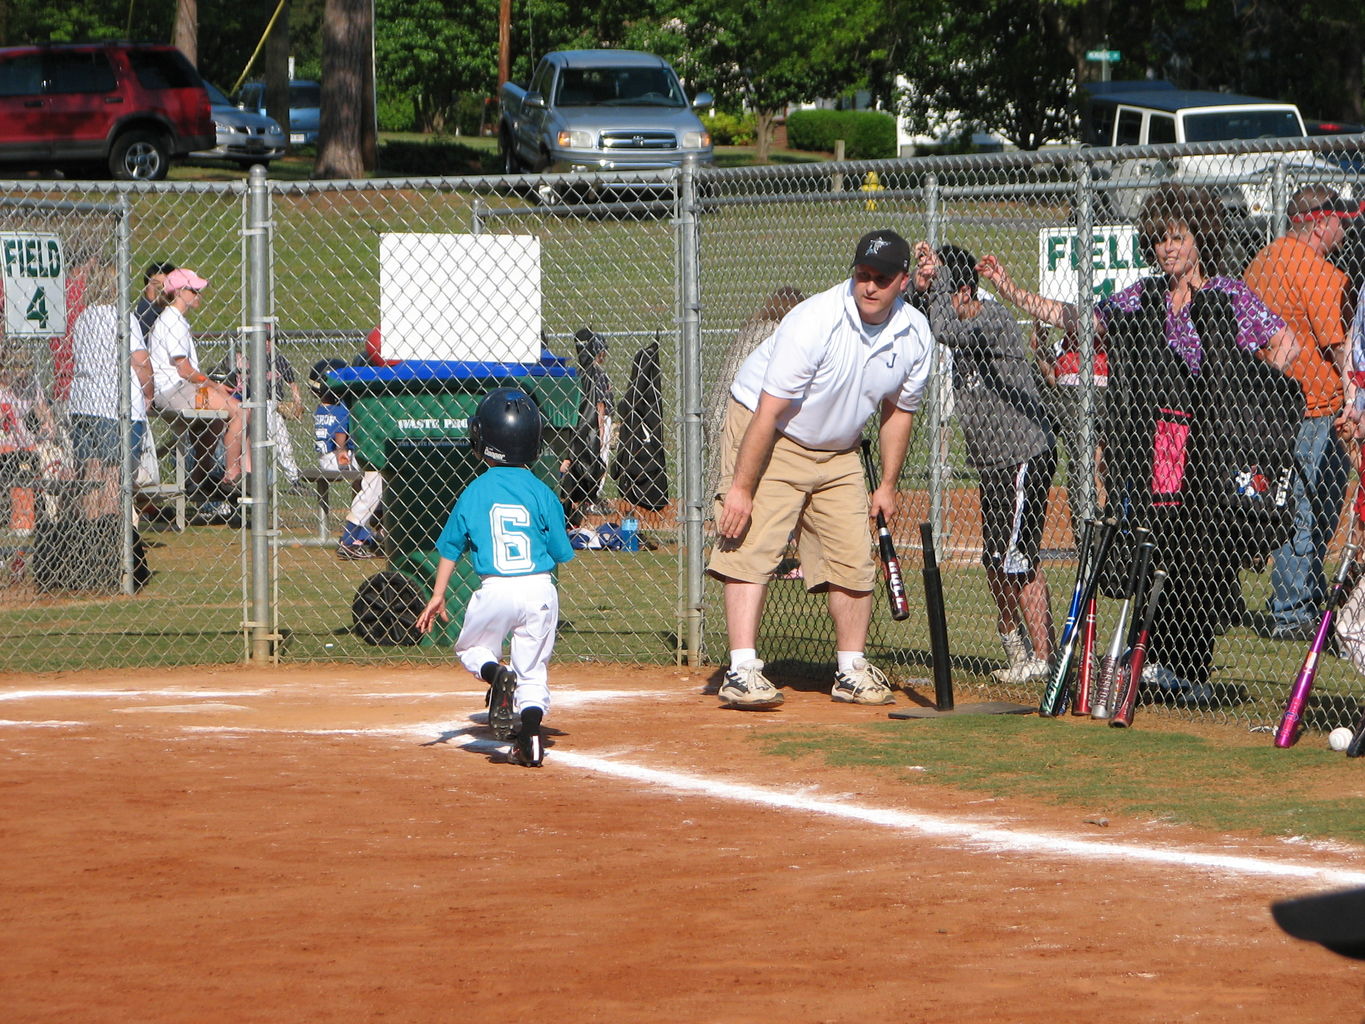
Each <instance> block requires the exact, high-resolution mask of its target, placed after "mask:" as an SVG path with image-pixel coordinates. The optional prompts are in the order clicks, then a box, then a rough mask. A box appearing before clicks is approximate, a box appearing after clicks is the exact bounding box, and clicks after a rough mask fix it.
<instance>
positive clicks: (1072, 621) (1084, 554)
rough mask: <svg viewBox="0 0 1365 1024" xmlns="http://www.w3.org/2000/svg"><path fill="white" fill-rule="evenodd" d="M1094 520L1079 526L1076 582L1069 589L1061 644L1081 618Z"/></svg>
mask: <svg viewBox="0 0 1365 1024" xmlns="http://www.w3.org/2000/svg"><path fill="white" fill-rule="evenodd" d="M1095 539H1096V533H1095V520H1093V519H1087V520H1086V521H1085V522H1084V523H1083V524H1082V525H1081V543H1080V547H1079V550H1078V552H1077V555H1076V582H1075V584H1073V586H1072V588H1071V604H1070V605H1068V606H1067V609H1066V619H1065V620H1064V621H1063V622H1062V642H1063V643H1065V642H1066V638H1067V637H1069V636H1070V635H1071V631H1072V630H1074V629H1075V628H1076V623H1077V622H1079V621H1080V618H1081V593H1082V592H1083V591H1084V590H1085V573H1086V567H1087V566H1089V564H1090V559H1091V557H1092V556H1093V554H1094V552H1093V550H1092V548H1093V547H1094V545H1095Z"/></svg>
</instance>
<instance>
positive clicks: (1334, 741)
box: [1327, 725, 1351, 750]
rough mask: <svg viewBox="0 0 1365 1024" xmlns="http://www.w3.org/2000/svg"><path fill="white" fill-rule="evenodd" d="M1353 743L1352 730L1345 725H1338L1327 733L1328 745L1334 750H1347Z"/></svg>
mask: <svg viewBox="0 0 1365 1024" xmlns="http://www.w3.org/2000/svg"><path fill="white" fill-rule="evenodd" d="M1350 743H1351V730H1350V729H1348V728H1346V726H1344V725H1340V726H1337V728H1335V729H1333V730H1332V731H1331V732H1329V733H1328V734H1327V745H1328V746H1329V747H1331V748H1332V749H1333V750H1345V749H1346V748H1347V747H1348V746H1349V745H1350Z"/></svg>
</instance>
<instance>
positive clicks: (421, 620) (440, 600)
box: [417, 556, 455, 633]
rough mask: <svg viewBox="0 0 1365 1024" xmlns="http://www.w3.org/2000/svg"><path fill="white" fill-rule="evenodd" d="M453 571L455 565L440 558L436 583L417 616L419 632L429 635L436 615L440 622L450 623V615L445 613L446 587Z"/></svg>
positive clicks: (446, 559) (447, 559)
mask: <svg viewBox="0 0 1365 1024" xmlns="http://www.w3.org/2000/svg"><path fill="white" fill-rule="evenodd" d="M454 571H455V563H454V562H453V561H451V560H450V559H449V558H446V557H444V556H442V558H441V561H440V562H439V563H438V564H437V566H436V582H435V583H433V584H432V587H431V600H430V601H428V602H427V606H426V607H425V608H423V609H422V613H421V614H420V615H418V616H417V629H418V631H419V632H422V633H430V632H431V627H432V626H434V625H435V624H436V616H438V615H439V616H440V617H441V621H442V622H449V621H450V614H449V613H448V612H447V611H446V587H448V586H450V576H451V574H452V573H453V572H454Z"/></svg>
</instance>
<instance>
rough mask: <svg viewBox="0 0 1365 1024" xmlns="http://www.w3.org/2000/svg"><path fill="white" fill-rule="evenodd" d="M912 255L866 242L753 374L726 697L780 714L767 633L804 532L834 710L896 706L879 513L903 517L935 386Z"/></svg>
mask: <svg viewBox="0 0 1365 1024" xmlns="http://www.w3.org/2000/svg"><path fill="white" fill-rule="evenodd" d="M909 271H910V246H909V244H908V243H907V242H906V241H905V239H903V238H902V237H901V236H900V235H898V234H896V233H895V232H894V231H885V230H883V231H873V232H870V233H868V234H866V235H864V236H863V237H862V238H861V239H859V241H858V244H857V247H856V249H855V250H854V257H853V264H852V273H851V275H850V277H849V278H848V279H846V280H844V281H842V282H840V283H839V284H837V285H835V286H834V287H832V288H829V289H827V290H826V291H823V292H820V293H819V294H817V295H814V296H812V297H811V298H809V299H807V300H806V301H804V302H802V303H801V304H799V305H798V306H796V307H795V308H794V309H793V310H792V311H791V312H790V313H788V314H787V315H786V316H785V317H784V318H783V319H782V322H781V323H780V324H779V325H778V328H777V330H776V331H775V332H773V334H771V335H770V336H769V337H768V339H767V340H766V341H764V342H763V343H762V344H761V345H759V347H758V348H757V349H755V350H754V351H753V352H752V353H751V354H750V355H749V357H748V358H747V359H746V360H745V361H744V363H743V364H742V365H741V366H740V368H739V371H738V373H737V374H736V375H735V380H734V383H733V384H732V385H731V388H730V403H729V406H728V408H727V412H726V424H725V442H724V443H725V448H724V451H725V456H724V462H723V464H722V469H721V485H720V493H718V494H717V495H716V531H717V535H718V536H717V540H716V545H715V548H714V549H713V551H712V553H711V559H710V563H709V566H708V572H710V574H711V575H713V576H715V577H716V578H718V579H719V580H721V582H722V583H723V585H724V595H725V624H726V629H727V631H728V633H729V640H730V666H729V669H728V670H727V671H726V673H725V681H724V682H723V683H722V684H721V687H720V691H719V696H720V699H721V701H722V703H724V704H727V705H729V706H732V707H737V708H769V707H775V706H777V705H778V704H781V703H782V700H783V696H782V693H781V691H779V690H778V689H777V688H776V687H775V686H774V685H773V684H772V682H771V681H770V680H768V679H767V677H765V676H764V675H763V662H762V660H760V659H759V657H758V652H757V639H758V628H759V624H760V622H761V620H762V616H763V605H764V601H765V599H766V596H767V589H768V582H769V581H770V580H771V579H772V577H773V573H774V572H775V570H776V567H777V565H778V563H779V561H780V560H781V558H782V555H783V552H784V550H785V549H786V546H787V541H788V538H789V537H790V535H791V534H792V531H793V530H796V533H797V547H798V550H799V552H800V557H801V565H802V570H803V577H804V580H805V585H806V588H807V590H809V591H811V592H823V593H824V594H825V595H826V602H827V607H828V610H829V614H830V618H831V619H832V620H833V622H834V632H835V645H836V648H837V651H836V659H837V667H836V671H835V678H834V685H833V688H832V689H831V692H830V696H831V698H832V699H833V700H835V701H840V702H845V703H858V704H890V703H894V698H893V697H892V695H891V687H890V685H889V684H888V682H887V679H886V676H885V675H883V674H882V672H881V671H880V670H879V669H877V668H876V667H874V666H872V665H871V664H869V663H868V661H867V660H866V658H865V657H864V653H865V652H864V647H865V645H866V641H867V630H868V624H869V623H870V621H871V618H872V590H873V584H874V580H875V572H874V565H873V561H872V550H871V537H870V534H869V531H868V528H867V527H868V517H869V514H870V512H871V513H876V512H880V513H882V514H883V515H886V516H888V517H890V516H893V515H894V514H895V511H896V482H897V480H898V478H899V476H900V469H901V464H902V463H903V462H904V460H905V453H906V449H907V448H908V447H909V443H910V428H911V425H912V422H913V417H914V412H915V409H916V408H918V406H919V402H920V398H921V396H922V394H923V391H924V386H925V383H926V381H927V380H928V375H929V365H930V356H931V354H932V344H933V339H932V337H931V336H930V332H929V323H928V321H927V320H926V319H925V318H924V316H923V314H921V313H919V312H917V311H916V310H914V309H912V308H911V307H910V306H909V305H908V304H907V303H906V302H905V300H904V299H903V298H902V294H903V293H904V291H905V287H906V284H907V283H908V282H909V279H910V274H909ZM878 412H879V413H880V417H881V419H880V430H879V439H880V450H881V463H882V466H881V468H882V473H881V476H882V480H881V483H880V484H879V485H878V486H877V489H876V490H875V491H873V492H872V494H871V497H870V499H869V496H868V492H867V485H866V482H865V480H864V477H863V469H862V464H861V461H862V460H861V458H860V456H859V452H858V447H859V442H860V440H861V438H862V433H863V430H864V428H865V427H866V425H867V422H868V421H869V420H870V419H871V418H872V416H873V414H874V413H878Z"/></svg>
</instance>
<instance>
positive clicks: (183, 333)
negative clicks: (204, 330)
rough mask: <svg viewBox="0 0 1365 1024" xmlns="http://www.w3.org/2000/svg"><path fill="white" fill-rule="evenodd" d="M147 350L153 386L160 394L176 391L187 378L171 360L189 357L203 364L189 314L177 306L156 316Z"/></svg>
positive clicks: (196, 362)
mask: <svg viewBox="0 0 1365 1024" xmlns="http://www.w3.org/2000/svg"><path fill="white" fill-rule="evenodd" d="M147 353H148V355H149V356H150V358H151V360H152V377H153V382H152V386H153V388H154V389H155V391H156V393H157V394H158V395H164V394H166V392H168V391H171V390H173V389H174V388H175V387H176V386H177V385H178V384H179V383H180V381H181V380H182V379H183V378H182V377H181V376H180V371H179V370H177V369H176V368H175V364H174V363H173V362H171V360H172V359H174V358H176V357H177V356H185V357H187V358H188V359H189V361H190V365H191V366H192V367H194V368H196V369H198V367H199V353H198V351H197V350H196V349H195V347H194V333H193V332H192V331H191V330H190V322H189V320H187V319H185V314H184V313H182V312H180V310H178V309H176V308H175V307H174V306H167V307H166V308H165V309H163V310H162V311H161V315H160V316H159V317H157V318H156V323H154V324H153V325H152V332H151V333H150V334H149V335H147Z"/></svg>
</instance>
